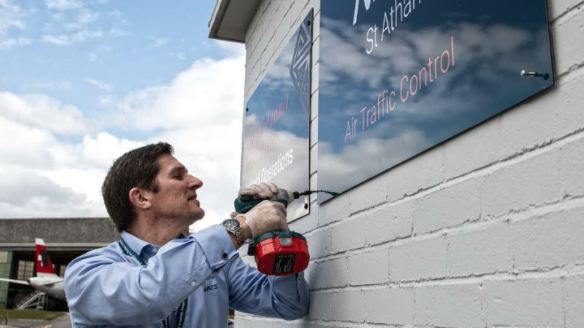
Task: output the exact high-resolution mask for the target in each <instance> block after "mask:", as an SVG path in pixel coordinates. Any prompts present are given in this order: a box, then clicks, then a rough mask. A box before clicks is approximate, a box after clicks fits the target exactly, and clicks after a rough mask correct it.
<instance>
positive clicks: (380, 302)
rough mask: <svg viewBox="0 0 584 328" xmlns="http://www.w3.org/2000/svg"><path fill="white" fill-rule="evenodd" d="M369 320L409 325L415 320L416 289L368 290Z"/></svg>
mask: <svg viewBox="0 0 584 328" xmlns="http://www.w3.org/2000/svg"><path fill="white" fill-rule="evenodd" d="M366 301H367V302H366V304H367V322H373V323H384V324H391V325H407V324H411V323H412V322H413V320H414V289H413V288H383V289H374V290H370V291H368V292H367V295H366Z"/></svg>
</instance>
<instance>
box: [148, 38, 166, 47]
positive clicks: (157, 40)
mask: <svg viewBox="0 0 584 328" xmlns="http://www.w3.org/2000/svg"><path fill="white" fill-rule="evenodd" d="M166 44H168V38H155V39H154V40H152V43H151V44H150V46H151V47H152V48H159V47H163V46H165V45H166Z"/></svg>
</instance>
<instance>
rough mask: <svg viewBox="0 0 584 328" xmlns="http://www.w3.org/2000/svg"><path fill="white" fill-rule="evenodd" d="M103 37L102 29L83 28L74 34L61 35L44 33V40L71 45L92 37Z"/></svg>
mask: <svg viewBox="0 0 584 328" xmlns="http://www.w3.org/2000/svg"><path fill="white" fill-rule="evenodd" d="M101 37H103V32H102V31H100V30H97V31H91V30H81V31H79V32H76V33H73V34H61V35H44V36H43V41H44V42H46V43H51V44H54V45H58V46H70V45H72V44H74V43H79V42H85V41H89V40H92V39H99V38H101Z"/></svg>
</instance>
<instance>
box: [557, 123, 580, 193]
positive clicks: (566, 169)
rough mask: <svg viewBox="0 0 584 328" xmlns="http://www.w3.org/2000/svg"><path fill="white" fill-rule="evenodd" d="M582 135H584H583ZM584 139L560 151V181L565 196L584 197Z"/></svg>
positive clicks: (563, 147)
mask: <svg viewBox="0 0 584 328" xmlns="http://www.w3.org/2000/svg"><path fill="white" fill-rule="evenodd" d="M580 135H583V134H582V133H581V134H580ZM583 149H584V138H580V139H579V140H576V141H574V142H571V143H569V144H567V145H564V146H562V147H561V149H560V181H561V184H562V191H563V194H564V195H568V196H572V197H575V196H582V195H584V169H583V168H584V151H582V150H583Z"/></svg>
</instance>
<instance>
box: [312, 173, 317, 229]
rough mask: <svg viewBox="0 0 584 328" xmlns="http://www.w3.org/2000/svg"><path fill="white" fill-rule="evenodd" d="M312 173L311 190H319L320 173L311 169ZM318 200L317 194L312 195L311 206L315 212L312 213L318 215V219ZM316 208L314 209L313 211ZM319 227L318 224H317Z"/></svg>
mask: <svg viewBox="0 0 584 328" xmlns="http://www.w3.org/2000/svg"><path fill="white" fill-rule="evenodd" d="M310 170H311V171H312V172H310V189H314V190H316V189H318V173H317V172H316V171H317V169H316V168H314V169H312V168H311V169H310ZM317 200H318V195H317V194H316V193H314V194H312V195H310V204H312V205H311V209H310V210H311V211H313V212H312V213H316V215H317V217H318V206H317ZM313 208H314V209H313ZM316 224H317V226H318V222H317V223H316Z"/></svg>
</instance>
